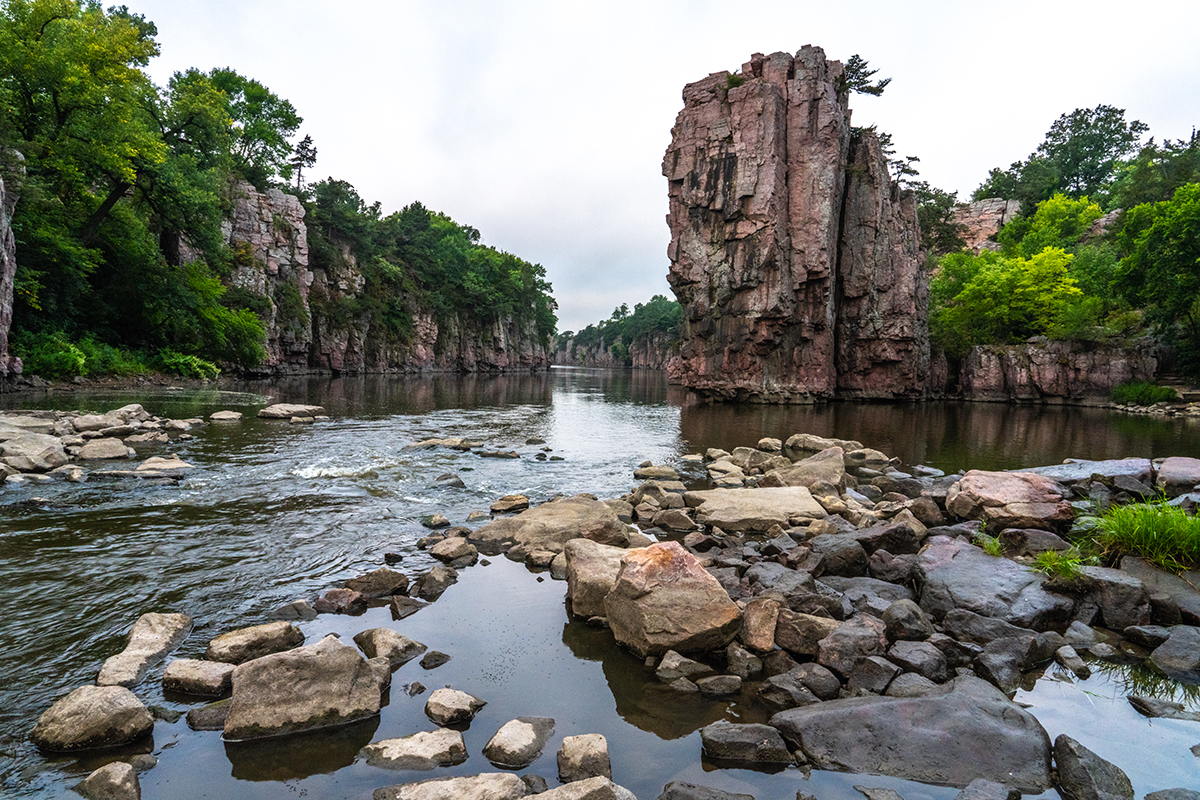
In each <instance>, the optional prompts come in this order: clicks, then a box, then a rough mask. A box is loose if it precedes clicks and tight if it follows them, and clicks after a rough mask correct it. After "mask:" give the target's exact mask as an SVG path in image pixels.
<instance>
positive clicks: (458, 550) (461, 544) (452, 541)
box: [429, 536, 479, 564]
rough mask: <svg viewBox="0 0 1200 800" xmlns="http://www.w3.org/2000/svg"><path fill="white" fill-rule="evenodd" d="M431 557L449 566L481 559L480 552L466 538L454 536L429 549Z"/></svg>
mask: <svg viewBox="0 0 1200 800" xmlns="http://www.w3.org/2000/svg"><path fill="white" fill-rule="evenodd" d="M429 555H431V556H433V557H434V558H436V559H437V560H438V561H444V562H446V563H448V564H452V563H465V562H471V561H473V560H475V559H477V558H478V557H479V550H477V549H476V548H475V545H473V544H470V543H469V542H467V540H466V539H465V538H462V537H459V536H452V537H450V538H449V539H443V540H442V541H440V542H438V543H437V544H435V545H434V546H433V547H431V548H429Z"/></svg>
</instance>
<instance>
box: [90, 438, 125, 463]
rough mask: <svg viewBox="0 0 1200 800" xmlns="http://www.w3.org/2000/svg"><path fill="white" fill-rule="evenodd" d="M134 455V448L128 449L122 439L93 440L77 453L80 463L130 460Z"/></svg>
mask: <svg viewBox="0 0 1200 800" xmlns="http://www.w3.org/2000/svg"><path fill="white" fill-rule="evenodd" d="M132 455H134V452H133V448H131V447H127V446H126V445H125V443H124V442H122V441H121V440H120V439H110V438H101V439H92V440H91V441H89V442H87V443H86V444H84V446H83V447H82V448H80V450H79V452H78V453H76V458H78V459H79V460H80V461H101V460H106V459H115V458H129V457H130V456H132Z"/></svg>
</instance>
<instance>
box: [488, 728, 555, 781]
mask: <svg viewBox="0 0 1200 800" xmlns="http://www.w3.org/2000/svg"><path fill="white" fill-rule="evenodd" d="M553 733H554V720H552V719H550V718H549V717H517V718H516V719H514V720H510V721H508V722H506V723H504V725H503V726H502V727H501V728H500V730H498V731H496V735H495V736H493V737H492V738H491V739H489V740H488V743H487V744H486V745H484V748H483V756H484V758H486V759H487V760H488V761H490V762H492V763H493V764H495V765H496V766H497V767H503V768H504V769H523V768H525V767H527V766H529V765H530V764H532V763H533V762H534V761H537V759H538V757H539V756H541V754H542V747H544V746H545V744H546V740H547V739H549V738H550V736H551V735H552V734H553Z"/></svg>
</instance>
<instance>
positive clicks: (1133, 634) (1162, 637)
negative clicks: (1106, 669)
mask: <svg viewBox="0 0 1200 800" xmlns="http://www.w3.org/2000/svg"><path fill="white" fill-rule="evenodd" d="M1123 633H1124V635H1125V638H1126V639H1128V640H1129V641H1131V642H1133V643H1134V644H1138V645H1141V646H1142V647H1145V648H1147V649H1149V650H1153V649H1154V648H1156V647H1158V646H1159V645H1160V644H1162V643H1163V642H1165V641H1166V640H1167V639H1168V638H1170V636H1171V629H1170V628H1164V627H1163V626H1161V625H1131V626H1130V627H1128V628H1126V629H1125V630H1124V631H1123Z"/></svg>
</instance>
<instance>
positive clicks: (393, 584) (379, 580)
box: [346, 567, 408, 597]
mask: <svg viewBox="0 0 1200 800" xmlns="http://www.w3.org/2000/svg"><path fill="white" fill-rule="evenodd" d="M346 588H347V589H350V590H351V591H354V592H358V593H359V594H361V595H362V596H363V597H389V596H391V595H394V594H404V593H405V592H406V591H408V576H407V575H405V574H403V573H401V572H396V571H395V570H390V569H388V568H387V567H380V568H379V569H377V570H374V571H372V572H368V573H367V574H366V575H362V576H360V577H358V578H351V579H350V580H348V581H346Z"/></svg>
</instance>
